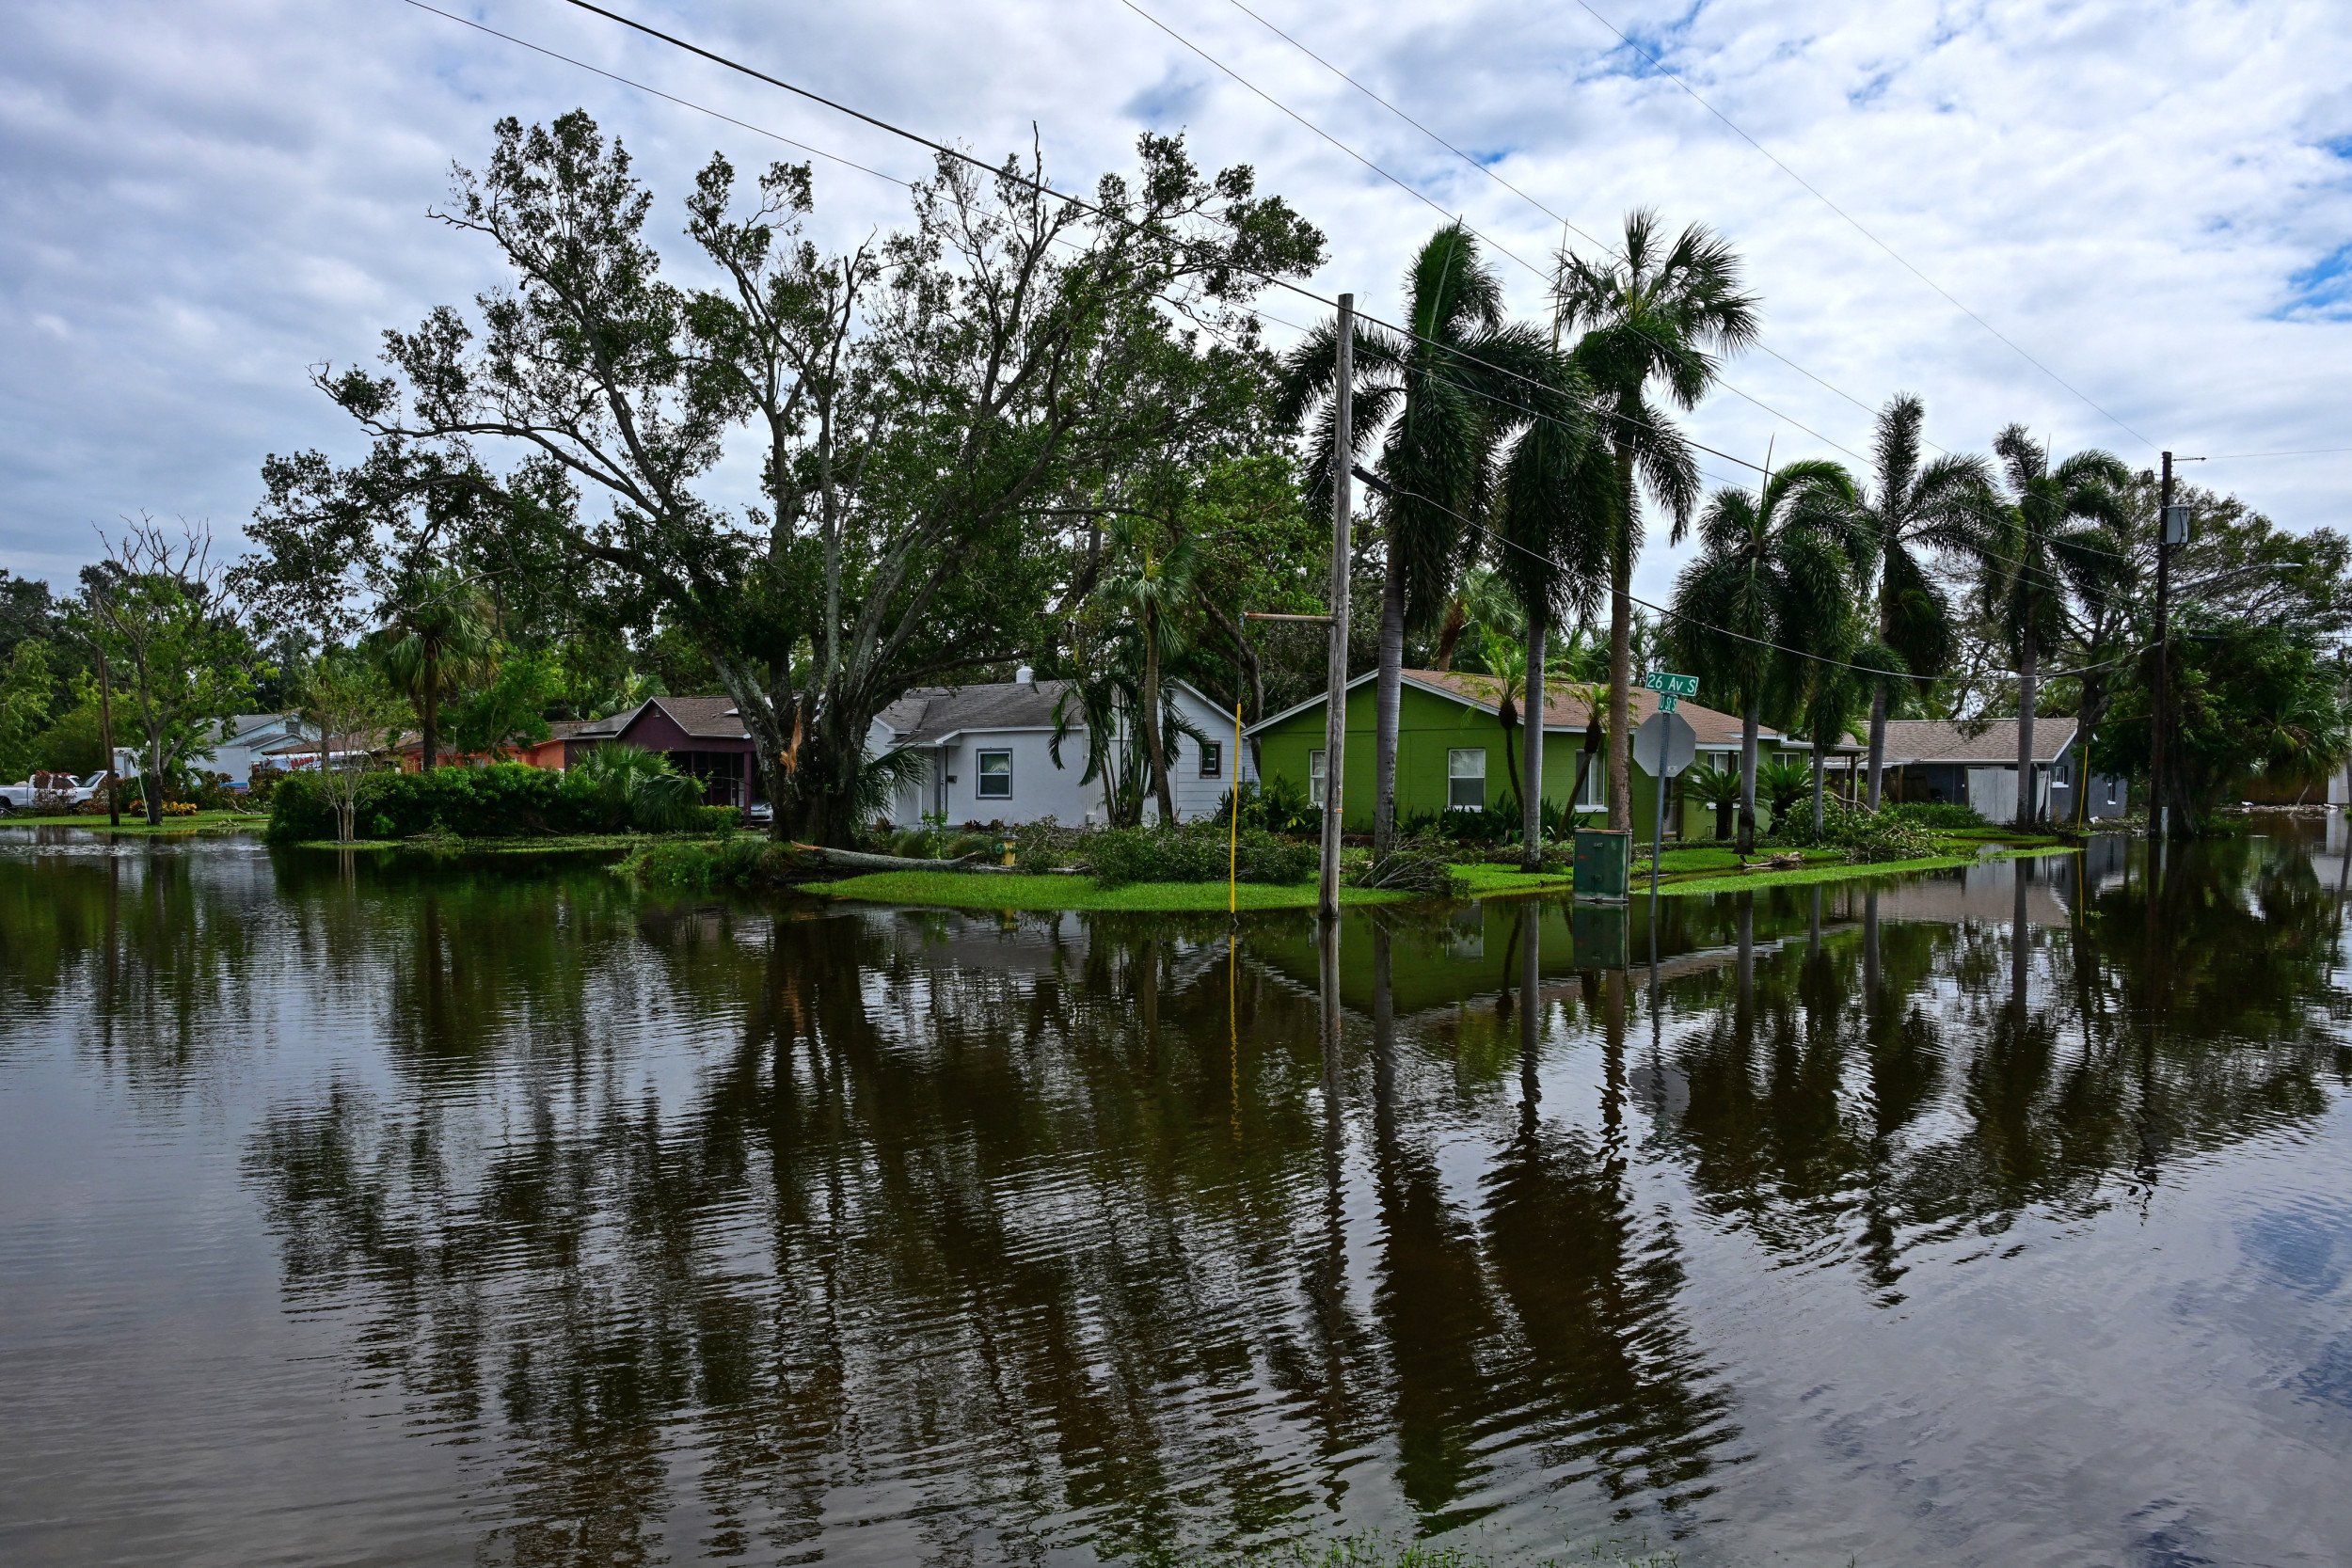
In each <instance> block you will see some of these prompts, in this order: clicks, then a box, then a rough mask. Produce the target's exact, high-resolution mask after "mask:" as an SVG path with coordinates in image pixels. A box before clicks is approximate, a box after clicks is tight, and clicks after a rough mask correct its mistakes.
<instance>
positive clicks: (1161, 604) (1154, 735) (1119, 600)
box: [1103, 517, 1200, 826]
mask: <svg viewBox="0 0 2352 1568" xmlns="http://www.w3.org/2000/svg"><path fill="white" fill-rule="evenodd" d="M1111 540H1112V549H1113V551H1114V553H1115V554H1116V556H1117V557H1118V559H1119V562H1120V564H1119V566H1118V567H1117V568H1116V569H1114V571H1113V572H1112V574H1111V575H1110V577H1108V578H1106V579H1104V584H1103V595H1104V599H1105V600H1107V601H1108V602H1109V603H1110V604H1111V605H1113V606H1114V607H1116V608H1117V609H1118V610H1120V611H1122V612H1124V613H1125V614H1126V615H1127V616H1128V617H1129V618H1130V619H1131V620H1132V621H1133V623H1134V625H1135V628H1136V636H1137V640H1138V641H1140V642H1141V644H1142V649H1143V688H1142V690H1141V691H1140V692H1139V693H1138V694H1137V702H1136V710H1137V721H1138V723H1139V724H1140V726H1141V728H1142V730H1143V754H1144V757H1145V759H1146V760H1147V761H1148V763H1149V764H1150V767H1151V769H1152V796H1153V797H1154V798H1155V799H1156V800H1158V801H1159V804H1160V821H1161V823H1162V824H1163V825H1170V826H1172V825H1173V824H1174V823H1175V821H1176V797H1175V792H1174V790H1173V788H1172V787H1171V786H1170V785H1169V784H1168V746H1167V742H1166V737H1165V736H1164V735H1163V733H1162V727H1161V722H1160V718H1161V715H1160V707H1161V702H1160V674H1161V672H1162V671H1163V670H1164V669H1165V668H1166V666H1167V664H1168V661H1169V660H1171V659H1173V658H1175V657H1177V656H1178V655H1179V654H1180V653H1182V652H1183V650H1184V611H1185V610H1186V608H1187V607H1188V605H1189V603H1190V600H1191V597H1192V588H1193V583H1194V580H1195V579H1196V578H1199V576H1200V549H1199V547H1198V546H1195V545H1194V544H1193V542H1192V540H1191V539H1190V537H1188V536H1187V537H1182V538H1179V539H1178V540H1177V541H1176V542H1175V544H1174V545H1172V546H1169V547H1168V548H1167V549H1162V548H1160V546H1159V537H1158V533H1157V531H1156V530H1155V529H1154V527H1153V526H1152V525H1151V524H1148V523H1143V522H1139V521H1138V520H1136V519H1135V518H1133V517H1121V518H1120V519H1119V520H1118V521H1117V522H1115V523H1114V524H1113V525H1112V527H1111Z"/></svg>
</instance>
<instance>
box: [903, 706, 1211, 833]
mask: <svg viewBox="0 0 2352 1568" xmlns="http://www.w3.org/2000/svg"><path fill="white" fill-rule="evenodd" d="M1067 686H1068V683H1067V682H1064V681H1053V680H1044V681H1041V680H1039V679H1037V678H1036V677H1035V676H1034V675H1033V674H1032V673H1030V672H1029V671H1028V670H1027V669H1023V670H1022V671H1021V672H1020V674H1019V677H1018V678H1017V679H1014V680H1009V681H994V682H990V683H988V684H986V685H975V686H962V687H925V688H921V689H916V690H914V691H910V692H908V693H907V694H906V695H905V696H903V697H901V698H899V699H898V701H897V702H895V703H893V704H891V705H889V706H888V707H886V708H884V709H883V710H882V713H881V714H880V715H879V716H878V717H877V718H876V719H875V721H874V724H873V728H872V730H871V731H869V732H868V734H867V736H866V748H867V750H868V752H870V753H871V754H873V755H876V756H880V755H882V753H883V752H914V753H915V754H916V755H917V756H919V757H920V758H922V761H923V771H922V776H921V777H920V778H919V779H918V780H916V781H915V782H914V783H912V784H908V785H907V786H906V787H904V788H902V789H901V790H900V791H899V792H898V797H897V798H896V799H895V800H893V801H892V802H891V809H890V819H891V822H892V824H893V825H894V826H897V827H905V828H911V827H914V826H916V825H918V824H919V823H920V822H921V821H922V819H923V818H924V817H925V816H946V819H947V820H948V821H950V822H1034V821H1037V820H1038V819H1039V818H1041V817H1045V816H1051V817H1053V818H1054V819H1055V820H1056V821H1057V822H1061V823H1064V824H1066V825H1068V826H1071V827H1078V826H1082V825H1089V824H1096V823H1100V822H1102V821H1103V820H1104V816H1105V810H1104V800H1103V788H1102V784H1101V781H1099V780H1097V781H1095V782H1093V783H1088V784H1081V783H1080V782H1079V781H1080V780H1081V779H1082V778H1084V777H1085V775H1086V771H1087V733H1086V725H1085V724H1084V722H1083V721H1080V719H1079V718H1078V716H1077V715H1076V713H1075V712H1074V711H1073V713H1072V715H1071V722H1070V733H1069V735H1068V736H1067V737H1066V738H1065V739H1064V740H1063V741H1062V745H1061V760H1060V761H1059V762H1058V763H1057V762H1056V761H1055V760H1054V745H1053V740H1054V729H1055V723H1054V708H1055V705H1057V703H1058V702H1060V700H1061V697H1062V693H1063V691H1064V689H1066V688H1067ZM1170 693H1171V701H1172V702H1173V704H1174V705H1175V707H1176V710H1177V712H1178V714H1179V715H1180V716H1181V717H1182V718H1183V720H1184V723H1185V724H1186V725H1188V726H1189V727H1190V728H1191V729H1193V730H1194V731H1196V732H1198V733H1197V734H1196V735H1184V734H1182V733H1179V732H1170V733H1169V734H1168V736H1166V737H1165V739H1166V744H1167V746H1168V793H1169V794H1170V795H1171V796H1172V797H1173V798H1174V801H1175V806H1176V816H1177V817H1178V819H1179V820H1183V821H1191V820H1194V819H1196V818H1199V817H1203V816H1213V815H1215V814H1216V809H1217V803H1218V802H1219V801H1221V800H1224V799H1225V792H1226V791H1227V790H1228V789H1230V788H1232V779H1233V769H1234V768H1235V766H1236V765H1237V764H1238V766H1239V768H1240V769H1241V777H1242V778H1243V780H1245V781H1255V780H1256V778H1257V776H1258V770H1257V768H1256V767H1255V766H1254V765H1253V763H1252V760H1251V758H1250V756H1249V752H1248V748H1247V747H1246V746H1245V747H1244V748H1243V749H1242V751H1241V752H1240V754H1239V756H1238V758H1237V757H1236V756H1235V753H1234V749H1233V730H1232V725H1233V716H1232V714H1231V713H1227V712H1220V711H1219V710H1218V708H1217V706H1216V704H1214V703H1212V702H1210V701H1209V699H1208V698H1207V697H1205V696H1203V695H1201V693H1200V692H1199V691H1197V690H1195V689H1193V688H1192V687H1191V686H1189V685H1186V684H1185V683H1184V682H1183V681H1176V682H1173V683H1171V685H1170ZM1144 815H1145V816H1146V817H1147V818H1149V819H1153V820H1156V819H1157V817H1158V815H1159V811H1158V807H1157V805H1156V804H1154V803H1152V802H1151V801H1150V800H1149V799H1148V798H1147V800H1146V804H1145V807H1144Z"/></svg>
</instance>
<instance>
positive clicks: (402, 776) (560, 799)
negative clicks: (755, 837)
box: [269, 747, 742, 843]
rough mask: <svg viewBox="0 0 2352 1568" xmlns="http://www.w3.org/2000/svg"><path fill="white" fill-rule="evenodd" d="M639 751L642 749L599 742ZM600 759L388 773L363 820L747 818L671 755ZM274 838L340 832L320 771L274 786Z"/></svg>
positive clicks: (683, 827) (369, 831) (562, 822)
mask: <svg viewBox="0 0 2352 1568" xmlns="http://www.w3.org/2000/svg"><path fill="white" fill-rule="evenodd" d="M603 751H617V752H634V751H635V748H633V747H611V748H599V751H598V752H591V753H590V754H589V758H594V757H596V756H598V755H599V754H600V752H603ZM636 756H637V757H638V758H644V757H648V756H651V757H652V763H651V764H648V763H645V762H642V761H637V760H634V759H629V758H626V757H625V758H623V759H621V760H619V761H618V762H615V763H607V764H596V763H592V762H591V761H590V760H589V758H583V759H581V762H580V764H579V765H576V766H575V767H573V768H571V769H570V770H569V771H567V772H556V771H554V770H552V769H548V768H531V767H526V766H525V765H523V764H522V763H518V762H501V763H494V764H492V765H491V766H489V767H487V768H435V769H434V770H433V771H432V772H430V773H401V772H394V771H392V770H390V769H389V768H388V769H386V770H384V771H382V772H375V773H370V774H369V775H368V776H367V777H366V778H365V779H363V780H361V781H360V784H359V793H358V803H357V809H356V810H355V812H354V814H353V816H354V820H355V821H356V823H357V824H358V829H359V831H360V833H361V835H362V836H364V837H368V838H379V839H388V838H410V837H413V836H415V835H416V834H418V833H421V832H428V831H431V830H434V829H439V830H441V831H443V832H453V833H455V834H456V835H458V836H459V837H460V838H535V837H540V836H543V835H546V834H550V833H612V832H684V833H722V832H729V831H731V830H732V829H733V828H734V827H736V826H737V825H738V824H739V822H740V820H741V816H742V814H741V813H740V812H739V811H738V810H737V809H736V808H734V807H732V806H706V805H704V804H703V803H702V790H701V786H700V785H699V784H696V783H695V782H694V781H693V780H692V779H691V778H687V777H685V776H684V775H682V774H680V773H678V772H676V771H675V769H674V768H671V767H670V764H669V759H668V758H666V757H660V756H655V755H653V753H650V752H636ZM269 836H270V837H271V838H273V839H276V840H278V841H279V842H281V843H283V842H299V841H303V840H310V839H330V838H333V837H334V836H335V811H334V806H333V803H332V802H331V801H329V800H327V799H326V792H325V790H323V789H322V788H321V787H320V785H319V781H318V779H317V777H316V776H315V775H314V774H310V773H295V774H292V775H289V776H288V777H286V778H285V779H283V780H280V781H279V782H278V784H277V786H276V788H275V789H274V790H273V791H272V792H271V798H270V820H269Z"/></svg>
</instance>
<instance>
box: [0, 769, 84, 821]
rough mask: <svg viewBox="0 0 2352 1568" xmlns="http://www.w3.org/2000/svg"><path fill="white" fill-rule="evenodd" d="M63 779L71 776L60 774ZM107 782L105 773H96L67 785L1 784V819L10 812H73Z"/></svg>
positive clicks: (26, 782) (27, 781)
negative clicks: (36, 810)
mask: <svg viewBox="0 0 2352 1568" xmlns="http://www.w3.org/2000/svg"><path fill="white" fill-rule="evenodd" d="M60 777H70V776H69V775H60ZM105 782H106V775H105V774H104V773H92V774H91V775H90V776H89V777H88V778H87V779H76V780H72V782H71V783H66V784H48V785H36V784H33V782H32V781H31V780H29V779H27V780H26V781H25V782H24V783H23V784H0V816H8V814H9V813H10V812H18V811H33V810H35V809H39V810H41V811H71V810H72V809H73V808H74V807H75V806H78V805H80V804H81V803H82V802H83V801H85V800H88V799H89V798H90V797H91V796H93V795H95V794H97V793H98V786H99V785H100V784H104V783H105Z"/></svg>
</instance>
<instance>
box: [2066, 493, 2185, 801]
mask: <svg viewBox="0 0 2352 1568" xmlns="http://www.w3.org/2000/svg"><path fill="white" fill-rule="evenodd" d="M2160 494H2161V498H2162V499H2159V500H2158V501H2157V502H2156V691H2155V699H2156V700H2155V705H2154V706H2153V708H2152V709H2151V710H2150V712H2149V715H2148V723H2149V726H2150V727H2149V732H2148V797H2149V799H2148V804H2149V805H2150V806H2151V807H2153V809H2154V812H2155V819H2156V837H2158V838H2159V839H2164V838H2169V837H2171V836H2172V798H2171V795H2170V793H2169V791H2168V790H2167V789H2166V787H2165V785H2166V782H2167V781H2166V770H2165V763H2166V760H2167V759H2166V756H2165V752H2166V751H2167V747H2166V744H2165V742H2166V740H2167V736H2166V734H2165V732H2166V731H2167V730H2169V729H2170V728H2171V724H2172V633H2171V622H2170V620H2169V599H2170V597H2171V593H2172V454H2171V453H2170V452H2169V451H2168V452H2166V453H2165V454H2164V483H2163V486H2162V489H2161V492H2160ZM2076 770H2077V771H2080V768H2077V769H2076ZM2088 782H2089V781H2088V780H2086V781H2085V783H2086V784H2088Z"/></svg>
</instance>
